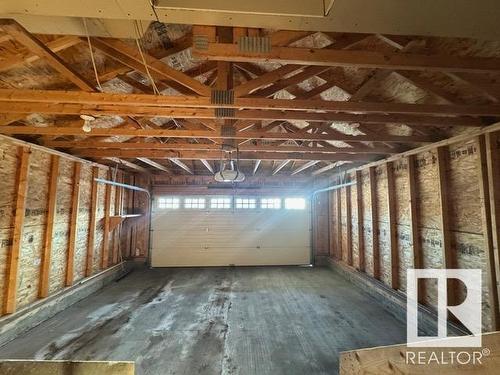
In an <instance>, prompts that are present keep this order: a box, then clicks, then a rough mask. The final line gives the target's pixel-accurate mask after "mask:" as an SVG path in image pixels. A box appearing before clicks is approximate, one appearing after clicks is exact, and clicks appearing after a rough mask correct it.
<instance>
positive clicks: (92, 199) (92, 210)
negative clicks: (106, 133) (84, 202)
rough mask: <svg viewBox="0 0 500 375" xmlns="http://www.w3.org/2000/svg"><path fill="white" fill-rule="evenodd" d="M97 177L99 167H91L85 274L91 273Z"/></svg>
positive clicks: (89, 274)
mask: <svg viewBox="0 0 500 375" xmlns="http://www.w3.org/2000/svg"><path fill="white" fill-rule="evenodd" d="M98 177H99V168H98V167H93V168H92V181H91V186H92V190H91V192H90V217H89V234H88V239H87V256H86V263H85V276H87V277H88V276H91V275H92V268H93V260H94V248H95V230H96V219H97V189H98V185H97V182H96V181H95V179H96V178H98Z"/></svg>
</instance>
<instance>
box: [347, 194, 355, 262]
mask: <svg viewBox="0 0 500 375" xmlns="http://www.w3.org/2000/svg"><path fill="white" fill-rule="evenodd" d="M345 207H346V242H347V244H346V246H347V264H348V265H350V266H352V265H353V263H354V256H353V249H352V207H351V187H350V186H346V187H345Z"/></svg>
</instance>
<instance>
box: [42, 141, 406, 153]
mask: <svg viewBox="0 0 500 375" xmlns="http://www.w3.org/2000/svg"><path fill="white" fill-rule="evenodd" d="M43 145H44V146H46V147H53V148H56V147H57V148H71V149H79V148H89V149H121V150H170V151H173V150H183V151H185V150H190V151H200V150H203V151H215V150H217V151H220V149H221V144H220V143H190V142H176V143H159V142H96V141H86V140H85V141H46V142H43ZM239 150H240V151H254V152H300V153H308V152H315V153H326V154H332V153H339V152H340V153H357V154H397V153H399V152H401V149H399V148H390V147H379V146H375V147H369V146H363V145H359V146H352V147H336V146H331V145H328V146H304V145H303V146H283V145H275V146H273V145H253V144H249V145H241V146H240V147H239Z"/></svg>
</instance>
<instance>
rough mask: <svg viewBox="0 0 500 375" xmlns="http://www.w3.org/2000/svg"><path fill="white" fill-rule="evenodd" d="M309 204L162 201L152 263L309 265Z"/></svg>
mask: <svg viewBox="0 0 500 375" xmlns="http://www.w3.org/2000/svg"><path fill="white" fill-rule="evenodd" d="M304 202H305V200H304V199H300V198H293V199H287V200H285V199H281V198H263V199H261V198H234V199H233V198H231V197H196V198H194V197H184V198H183V197H157V198H156V199H155V204H154V209H153V218H152V229H153V235H152V253H151V265H152V266H153V267H193V266H228V265H237V266H238V265H240V266H253V265H301V264H309V263H310V261H311V259H310V254H311V245H310V238H311V232H310V227H311V221H310V210H309V207H308V205H307V204H306V205H305V206H302V203H304ZM285 203H286V204H285ZM285 206H286V207H285Z"/></svg>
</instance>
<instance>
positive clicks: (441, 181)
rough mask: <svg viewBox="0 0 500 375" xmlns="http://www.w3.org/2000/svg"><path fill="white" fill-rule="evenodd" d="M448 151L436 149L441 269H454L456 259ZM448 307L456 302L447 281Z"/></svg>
mask: <svg viewBox="0 0 500 375" xmlns="http://www.w3.org/2000/svg"><path fill="white" fill-rule="evenodd" d="M448 164H449V151H448V147H447V146H441V147H438V148H437V173H438V194H439V207H440V212H439V227H440V230H441V236H442V239H443V246H442V249H443V250H442V259H443V268H447V269H450V268H451V269H452V268H456V258H455V256H454V254H453V248H452V242H451V231H450V213H449V212H450V211H449V204H448V183H447V182H448V173H447V167H448ZM448 281H449V282H448V288H447V289H448V306H452V305H454V303H455V301H456V297H457V296H456V293H457V290H456V286H457V284H456V283H455V282H450V281H452V280H448Z"/></svg>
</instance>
